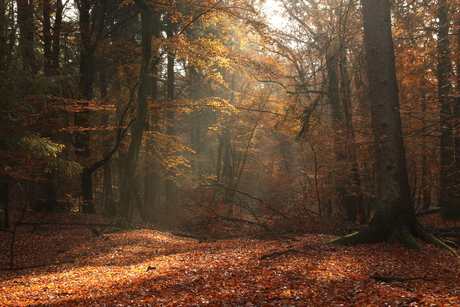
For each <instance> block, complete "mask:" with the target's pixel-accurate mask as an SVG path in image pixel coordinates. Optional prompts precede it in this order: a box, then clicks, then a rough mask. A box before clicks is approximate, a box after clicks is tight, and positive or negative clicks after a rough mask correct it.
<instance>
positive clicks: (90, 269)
mask: <svg viewBox="0 0 460 307" xmlns="http://www.w3.org/2000/svg"><path fill="white" fill-rule="evenodd" d="M60 218H61V219H62V216H61V217H60ZM91 218H92V219H96V217H91ZM88 222H89V221H88ZM0 236H1V237H2V238H1V244H0V248H1V250H2V253H1V255H0V265H1V268H8V265H9V257H10V255H9V244H10V242H11V234H9V233H1V234H0ZM16 236H17V238H16V244H15V249H14V250H15V263H14V266H15V267H29V268H25V269H18V270H2V271H0V289H1V294H0V306H48V307H52V306H460V283H459V276H460V267H459V259H458V258H456V257H455V256H453V254H452V253H450V252H448V251H445V250H442V249H440V248H438V247H435V246H433V245H428V244H425V243H422V242H420V245H421V247H422V249H421V250H415V251H414V250H408V249H406V248H405V247H403V246H401V245H399V244H393V245H390V246H387V247H385V246H383V245H382V244H371V245H359V246H337V245H324V244H323V243H324V242H327V241H328V240H331V239H332V238H334V236H333V235H325V234H305V235H299V236H296V237H295V239H297V240H298V241H293V240H289V239H286V238H281V239H276V240H275V239H271V240H257V239H248V238H236V239H226V240H216V241H213V242H203V243H199V242H198V241H197V240H196V239H193V238H184V237H179V236H175V235H172V234H171V233H168V232H162V231H158V230H153V229H147V228H144V229H136V230H124V231H118V232H114V233H110V234H106V235H104V236H94V235H93V234H92V233H91V231H90V230H89V229H88V228H87V227H75V226H72V227H71V226H67V227H66V226H59V227H56V226H41V227H40V231H34V232H33V233H31V231H30V227H18V233H17V235H16ZM289 250H292V251H295V252H286V253H283V251H289ZM264 255H265V256H266V255H272V256H270V257H263V256H264ZM371 275H377V276H386V277H398V278H414V277H419V278H423V279H416V280H408V281H404V282H399V281H395V282H391V283H389V282H382V281H378V280H375V279H372V278H370V276H371Z"/></svg>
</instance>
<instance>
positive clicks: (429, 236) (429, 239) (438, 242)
mask: <svg viewBox="0 0 460 307" xmlns="http://www.w3.org/2000/svg"><path fill="white" fill-rule="evenodd" d="M425 235H426V238H421V239H422V240H423V241H425V242H427V243H431V244H434V245H437V246H439V247H441V248H443V249H446V250H448V251H450V252H452V253H453V254H454V255H455V256H456V257H459V255H458V253H457V251H456V250H454V249H453V248H452V247H450V246H449V245H447V244H446V243H444V242H443V241H441V240H439V239H438V238H436V237H435V236H433V235H432V234H430V233H428V232H425Z"/></svg>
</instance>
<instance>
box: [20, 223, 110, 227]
mask: <svg viewBox="0 0 460 307" xmlns="http://www.w3.org/2000/svg"><path fill="white" fill-rule="evenodd" d="M112 224H113V222H112V223H110V224H88V223H51V222H40V223H36V222H17V223H16V226H42V225H58V226H92V227H109V226H111V225H112Z"/></svg>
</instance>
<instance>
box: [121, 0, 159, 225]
mask: <svg viewBox="0 0 460 307" xmlns="http://www.w3.org/2000/svg"><path fill="white" fill-rule="evenodd" d="M135 3H136V4H137V5H138V6H139V7H140V10H141V24H142V63H141V69H140V76H139V90H138V97H137V114H136V120H135V122H134V125H133V130H132V134H131V135H132V136H131V142H130V144H129V149H128V154H127V157H126V163H125V169H124V172H123V178H122V182H121V193H120V200H119V202H120V203H119V212H118V215H119V216H120V217H121V221H122V223H123V224H124V225H121V226H127V224H126V219H127V218H128V215H129V209H130V206H131V198H132V196H133V194H134V193H133V190H134V186H133V185H134V176H135V172H136V165H137V160H138V157H139V149H140V146H141V142H142V136H143V134H144V128H145V121H146V119H147V96H148V83H149V73H150V60H151V57H152V17H153V12H152V9H151V8H150V6H149V5H148V4H147V2H145V0H135Z"/></svg>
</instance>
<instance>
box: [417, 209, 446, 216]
mask: <svg viewBox="0 0 460 307" xmlns="http://www.w3.org/2000/svg"><path fill="white" fill-rule="evenodd" d="M436 212H441V208H433V209H428V210H425V211H420V212H416V213H415V215H416V216H422V215H427V214H431V213H436Z"/></svg>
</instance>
